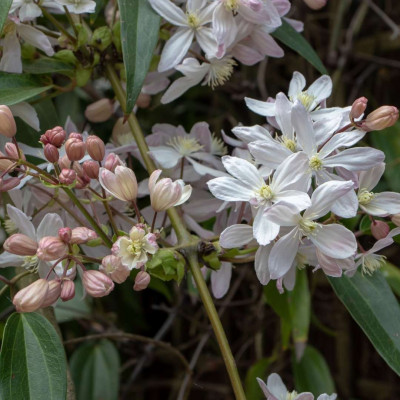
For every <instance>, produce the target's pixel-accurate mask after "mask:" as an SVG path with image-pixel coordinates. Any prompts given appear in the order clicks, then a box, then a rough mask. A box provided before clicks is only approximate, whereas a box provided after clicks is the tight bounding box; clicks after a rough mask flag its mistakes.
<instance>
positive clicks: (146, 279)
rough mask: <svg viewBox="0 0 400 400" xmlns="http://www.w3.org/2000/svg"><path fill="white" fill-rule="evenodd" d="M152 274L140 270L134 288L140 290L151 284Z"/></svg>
mask: <svg viewBox="0 0 400 400" xmlns="http://www.w3.org/2000/svg"><path fill="white" fill-rule="evenodd" d="M150 279H151V277H150V275H149V274H148V273H147V272H146V271H139V273H138V274H137V275H136V278H135V284H134V285H133V290H135V291H136V292H140V291H141V290H144V289H146V288H147V286H149V283H150Z"/></svg>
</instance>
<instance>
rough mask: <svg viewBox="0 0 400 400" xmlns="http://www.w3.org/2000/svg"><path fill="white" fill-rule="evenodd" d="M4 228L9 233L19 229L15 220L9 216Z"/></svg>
mask: <svg viewBox="0 0 400 400" xmlns="http://www.w3.org/2000/svg"><path fill="white" fill-rule="evenodd" d="M4 229H5V231H6V232H7V233H8V234H9V235H12V234H13V233H15V232H17V230H18V229H17V226H16V225H15V222H14V221H13V220H12V219H9V218H7V219H5V220H4Z"/></svg>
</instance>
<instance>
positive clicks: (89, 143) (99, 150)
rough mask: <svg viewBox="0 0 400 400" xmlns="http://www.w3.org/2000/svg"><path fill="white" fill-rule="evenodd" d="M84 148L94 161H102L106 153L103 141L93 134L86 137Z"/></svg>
mask: <svg viewBox="0 0 400 400" xmlns="http://www.w3.org/2000/svg"><path fill="white" fill-rule="evenodd" d="M86 148H87V152H88V153H89V155H90V157H92V158H93V160H95V161H103V158H104V155H105V153H106V147H105V146H104V142H103V141H102V140H101V139H100V138H99V137H98V136H95V135H91V136H89V137H88V138H87V139H86Z"/></svg>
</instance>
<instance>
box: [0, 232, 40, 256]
mask: <svg viewBox="0 0 400 400" xmlns="http://www.w3.org/2000/svg"><path fill="white" fill-rule="evenodd" d="M3 248H4V250H6V251H8V252H9V253H12V254H16V255H18V256H34V255H35V254H36V251H37V248H38V244H37V243H36V242H35V241H34V240H32V239H31V238H30V237H29V236H26V235H24V234H22V233H15V234H14V235H11V236H10V237H9V238H8V239H7V240H6V241H5V242H4V244H3Z"/></svg>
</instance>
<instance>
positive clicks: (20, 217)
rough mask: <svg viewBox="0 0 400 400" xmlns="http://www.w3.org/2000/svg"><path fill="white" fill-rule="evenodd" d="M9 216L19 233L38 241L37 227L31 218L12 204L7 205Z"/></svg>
mask: <svg viewBox="0 0 400 400" xmlns="http://www.w3.org/2000/svg"><path fill="white" fill-rule="evenodd" d="M7 215H8V217H9V218H10V219H11V221H12V222H13V223H14V224H15V227H16V228H17V229H18V233H23V234H24V235H26V236H28V237H30V238H31V239H33V240H36V233H35V227H34V226H33V224H32V222H31V218H30V217H28V216H27V215H26V214H25V213H24V212H22V211H21V210H20V209H18V208H17V207H14V206H12V205H11V204H7Z"/></svg>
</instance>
